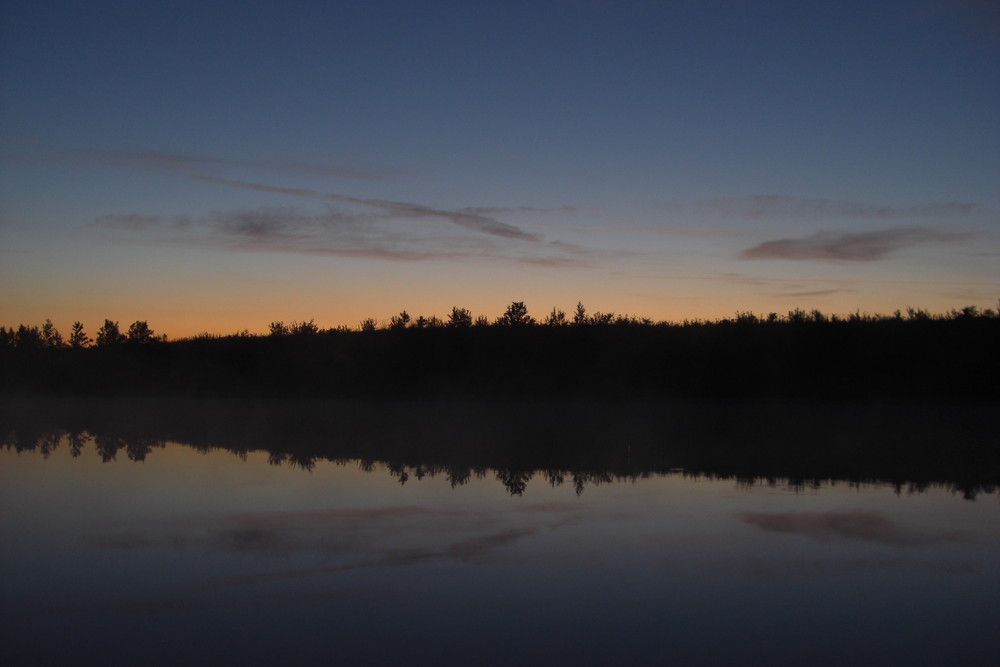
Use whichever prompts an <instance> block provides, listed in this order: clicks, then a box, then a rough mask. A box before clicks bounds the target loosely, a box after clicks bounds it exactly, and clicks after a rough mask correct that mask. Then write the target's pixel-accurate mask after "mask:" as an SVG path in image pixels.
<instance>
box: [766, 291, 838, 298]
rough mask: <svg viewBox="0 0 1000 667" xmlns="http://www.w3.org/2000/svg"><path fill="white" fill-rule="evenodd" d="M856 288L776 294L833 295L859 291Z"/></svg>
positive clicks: (794, 295)
mask: <svg viewBox="0 0 1000 667" xmlns="http://www.w3.org/2000/svg"><path fill="white" fill-rule="evenodd" d="M857 291H858V290H855V289H818V290H811V291H810V290H806V291H803V292H782V293H780V294H775V296H779V297H795V298H798V297H806V296H832V295H834V294H845V293H850V292H857Z"/></svg>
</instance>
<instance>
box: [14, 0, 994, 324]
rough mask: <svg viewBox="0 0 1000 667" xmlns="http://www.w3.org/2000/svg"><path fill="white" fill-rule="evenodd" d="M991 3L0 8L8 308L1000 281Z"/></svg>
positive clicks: (988, 296) (63, 311)
mask: <svg viewBox="0 0 1000 667" xmlns="http://www.w3.org/2000/svg"><path fill="white" fill-rule="evenodd" d="M998 119H1000V6H998V5H997V3H996V2H987V1H985V0H907V1H899V2H897V1H894V0H880V1H879V2H871V1H870V0H869V1H859V2H854V1H850V0H848V1H843V2H836V3H805V2H800V1H788V2H778V1H776V2H770V1H761V2H726V1H714V0H702V1H698V2H694V1H691V2H688V1H656V0H648V1H646V2H638V1H631V0H615V1H611V0H608V1H604V0H533V1H532V2H515V1H505V2H490V1H483V2H468V1H464V2H450V1H438V2H401V1H399V2H389V1H386V2H380V1H377V0H374V1H373V0H367V1H365V2H330V1H324V2H312V1H308V0H302V1H300V2H270V1H267V0H263V1H259V2H246V0H242V1H241V2H229V1H227V0H217V1H213V2H210V3H205V2H184V1H178V2H170V3H136V2H106V1H103V0H91V1H89V2H51V3H23V2H13V1H12V0H0V324H6V325H13V324H19V323H27V324H40V323H41V322H43V321H44V320H45V319H46V318H51V319H52V321H53V322H54V323H55V324H56V326H57V327H59V328H60V330H62V331H63V332H64V333H66V332H68V330H69V327H70V325H71V323H72V322H73V321H76V320H80V321H82V322H83V323H84V325H85V327H86V328H87V330H88V332H89V333H91V335H93V333H94V332H96V329H97V328H98V327H99V326H100V324H101V323H102V322H103V321H104V319H105V318H109V319H112V320H116V321H120V322H121V323H122V325H123V326H126V325H127V324H128V323H131V322H132V321H135V320H146V321H148V322H149V325H150V326H151V327H152V328H153V329H154V330H155V331H156V332H157V333H167V334H168V335H169V336H170V337H171V338H179V337H184V336H191V335H195V334H198V333H202V332H207V333H217V334H226V333H232V332H235V331H238V330H242V329H249V330H250V331H252V332H264V331H266V330H267V327H268V324H269V323H270V322H271V321H275V320H284V321H286V322H287V321H292V320H297V321H304V320H309V319H314V320H315V321H316V323H317V324H319V325H320V326H322V327H333V326H338V325H347V326H352V327H356V326H357V325H358V323H359V322H360V320H362V319H364V318H368V317H372V318H375V319H377V320H380V321H385V320H388V318H389V317H390V316H392V315H393V314H396V313H398V312H399V311H400V310H403V309H405V310H407V311H408V312H409V313H411V314H412V315H414V316H416V315H417V314H423V315H425V316H429V315H432V314H437V315H438V316H441V317H444V316H445V315H447V313H449V312H450V310H451V308H452V306H459V307H464V308H468V309H470V310H471V311H472V312H473V313H474V314H476V315H479V314H482V315H487V316H489V317H491V318H493V317H496V316H498V315H500V314H501V313H502V312H503V310H504V308H505V307H506V305H507V304H509V303H510V302H512V301H523V302H525V303H526V305H527V306H528V308H529V312H530V313H531V314H533V315H535V316H536V317H540V316H544V315H545V314H546V313H548V312H549V311H550V310H551V309H552V308H553V307H557V308H561V309H563V310H566V311H567V312H569V311H572V309H573V308H574V307H575V305H576V303H577V302H578V301H582V302H583V303H584V305H585V306H586V307H587V308H588V310H590V311H591V312H593V311H604V312H608V311H611V312H615V313H627V314H632V315H637V316H643V317H650V318H653V319H656V320H661V319H666V320H674V321H680V320H684V319H692V318H707V319H715V318H720V317H728V316H732V315H733V314H734V313H736V312H737V311H752V312H755V313H761V314H766V313H768V312H778V313H786V312H787V311H789V310H791V309H793V308H805V309H807V310H809V309H813V308H818V309H820V310H822V311H824V312H829V313H844V314H846V313H853V312H855V311H861V312H870V313H876V312H878V313H891V312H892V311H894V310H896V309H905V308H907V307H915V308H925V309H927V310H930V311H932V312H945V311H947V310H949V309H951V308H960V307H963V306H967V305H976V306H978V307H980V308H991V307H992V308H996V307H997V300H998V298H1000V122H998Z"/></svg>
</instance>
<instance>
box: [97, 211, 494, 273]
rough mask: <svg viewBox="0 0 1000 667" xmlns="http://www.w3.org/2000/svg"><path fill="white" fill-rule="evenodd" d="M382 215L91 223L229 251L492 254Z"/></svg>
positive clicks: (251, 215) (412, 256) (276, 214)
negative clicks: (388, 224) (391, 223)
mask: <svg viewBox="0 0 1000 667" xmlns="http://www.w3.org/2000/svg"><path fill="white" fill-rule="evenodd" d="M382 221H383V219H382V218H381V217H380V216H378V215H367V214H351V213H344V212H342V211H336V210H331V211H328V212H326V213H322V214H307V213H302V212H300V211H298V210H296V209H294V208H287V209H270V208H263V209H257V210H250V211H225V212H214V213H211V214H209V215H206V216H201V217H197V218H192V217H189V216H173V217H166V216H151V215H145V214H138V213H127V214H120V215H114V214H113V215H103V216H100V217H98V218H95V219H94V220H93V221H92V224H93V225H94V226H97V227H101V228H105V229H113V230H118V231H124V232H127V233H129V234H132V235H133V237H132V238H135V237H134V235H135V234H141V235H142V236H141V238H142V240H145V241H154V242H167V243H177V244H181V245H199V246H215V247H221V248H226V249H230V250H242V251H255V252H279V253H297V254H304V255H325V256H330V257H353V258H360V259H378V260H388V261H421V260H429V259H443V258H460V257H467V256H470V255H479V254H490V253H493V252H497V251H498V250H499V249H497V248H495V247H493V245H492V244H491V243H490V242H489V241H488V240H482V241H478V240H477V241H471V240H469V239H461V238H451V237H416V236H413V235H406V234H402V233H399V232H398V231H395V230H393V229H386V228H385V227H384V226H383V225H381V224H380V223H381V222H382Z"/></svg>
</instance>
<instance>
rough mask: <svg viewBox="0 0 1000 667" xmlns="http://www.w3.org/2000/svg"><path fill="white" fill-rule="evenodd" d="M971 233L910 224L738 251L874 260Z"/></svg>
mask: <svg viewBox="0 0 1000 667" xmlns="http://www.w3.org/2000/svg"><path fill="white" fill-rule="evenodd" d="M967 236H968V234H961V233H952V232H936V231H933V230H928V229H920V228H916V227H907V228H899V229H884V230H879V231H874V232H856V233H844V234H831V233H829V232H818V233H816V234H813V235H812V236H807V237H804V238H798V239H779V240H776V241H765V242H764V243H761V244H759V245H756V246H754V247H752V248H747V249H746V250H744V251H742V252H741V253H740V254H739V257H740V258H741V259H788V260H823V261H828V262H874V261H877V260H881V259H885V258H886V257H887V256H888V255H889V254H891V253H893V252H895V251H897V250H900V249H902V248H906V247H909V246H914V245H920V244H927V243H950V242H953V241H958V240H961V239H963V238H966V237H967Z"/></svg>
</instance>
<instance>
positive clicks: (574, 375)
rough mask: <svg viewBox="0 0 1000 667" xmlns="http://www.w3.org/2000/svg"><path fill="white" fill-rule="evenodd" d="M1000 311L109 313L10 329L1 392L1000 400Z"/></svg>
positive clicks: (4, 337)
mask: <svg viewBox="0 0 1000 667" xmlns="http://www.w3.org/2000/svg"><path fill="white" fill-rule="evenodd" d="M998 334H1000V316H998V314H997V312H996V311H994V310H992V309H988V310H984V311H980V310H978V309H977V308H975V307H972V306H970V307H966V308H963V309H961V310H952V311H951V312H949V313H946V314H942V315H932V314H930V313H928V312H927V311H924V310H917V309H912V308H910V309H907V311H906V312H905V313H903V312H900V311H896V312H895V313H894V314H893V315H890V316H885V315H868V314H862V313H854V314H852V315H849V316H846V317H842V316H838V315H827V314H824V313H822V312H820V311H819V310H812V311H809V312H806V311H804V310H801V309H796V310H792V311H789V312H788V313H787V314H786V315H778V314H777V313H770V314H768V315H766V316H760V315H755V314H754V313H751V312H739V313H737V314H736V315H735V316H734V317H731V318H723V319H719V320H714V321H707V320H685V321H683V322H680V323H672V322H654V321H652V320H650V319H648V318H640V317H635V316H630V315H617V314H614V313H604V312H595V313H588V312H587V310H586V308H585V307H584V306H583V304H582V303H578V304H577V306H576V309H575V310H574V312H573V313H571V314H567V313H565V312H564V311H562V310H560V309H557V308H553V309H552V310H551V312H549V313H548V314H547V315H546V316H545V317H543V318H541V319H535V318H534V317H533V316H531V315H530V314H529V312H528V309H527V307H526V306H525V304H524V302H521V301H515V302H513V303H511V304H510V305H509V306H508V307H507V309H506V310H505V311H504V313H503V314H502V315H500V316H499V317H497V318H495V319H494V320H492V321H490V320H489V319H488V318H486V317H485V316H474V315H473V314H472V312H471V311H469V310H468V309H465V308H460V307H454V308H452V310H451V313H449V314H448V316H447V317H446V318H444V319H441V318H438V317H436V316H430V317H424V316H422V315H421V316H417V317H412V316H411V315H410V314H409V313H407V312H406V311H405V310H404V311H401V312H400V313H399V314H397V315H393V316H392V317H391V318H390V319H389V320H388V321H386V322H383V323H379V322H378V321H376V320H375V319H372V318H369V319H366V320H364V321H362V322H361V323H360V324H359V326H358V327H357V328H354V329H352V328H348V327H344V326H341V327H336V328H332V329H323V328H321V327H320V326H319V325H317V324H316V323H315V321H314V320H309V321H302V322H298V321H293V322H291V323H288V324H286V323H285V322H283V321H275V322H271V323H270V325H269V327H268V333H267V334H264V335H256V334H251V333H249V332H248V331H246V330H244V331H242V332H239V333H235V334H232V335H228V336H214V335H208V334H203V335H199V336H195V337H192V338H186V339H179V340H175V341H167V339H166V336H165V335H158V334H157V333H156V332H154V331H153V330H152V329H151V328H150V327H149V325H148V323H147V322H146V321H142V320H140V321H136V322H133V323H132V324H131V325H130V326H129V327H128V329H127V330H126V331H124V332H123V331H122V330H121V329H120V327H119V324H118V322H115V321H111V320H105V321H104V324H103V325H102V326H101V327H100V328H99V329H98V331H97V332H96V338H94V339H91V338H90V336H89V335H88V334H87V332H86V331H85V329H84V327H83V325H82V324H81V323H80V322H74V323H73V326H72V329H71V331H70V334H69V337H68V338H67V339H64V338H63V336H62V335H61V334H60V332H59V331H58V330H57V329H56V328H55V326H54V325H53V324H52V322H51V320H46V321H45V323H44V324H42V325H41V326H40V327H38V326H29V325H24V324H21V325H18V326H16V327H5V326H4V327H0V368H2V371H3V372H2V376H0V392H2V393H4V394H8V395H9V394H43V395H44V394H49V395H52V394H56V395H105V396H109V395H123V396H133V395H149V396H169V395H194V396H311V395H322V396H337V397H375V396H380V397H401V398H402V397H419V396H427V395H435V396H451V397H460V396H467V395H486V396H603V397H615V396H620V397H643V396H649V397H668V396H670V397H712V398H741V397H767V396H771V397H799V396H808V397H816V398H842V399H856V398H878V397H907V398H914V397H916V398H919V397H927V398H935V397H936V398H941V397H956V398H963V399H990V398H996V397H997V396H998V394H1000V391H998V383H997V381H996V378H997V377H998V371H1000V361H998V357H1000V355H997V354H996V347H997V341H998V340H1000V335H998Z"/></svg>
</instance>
